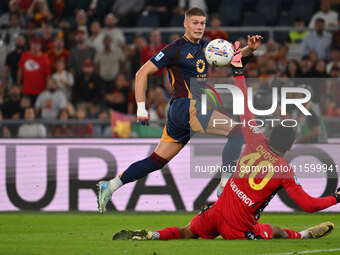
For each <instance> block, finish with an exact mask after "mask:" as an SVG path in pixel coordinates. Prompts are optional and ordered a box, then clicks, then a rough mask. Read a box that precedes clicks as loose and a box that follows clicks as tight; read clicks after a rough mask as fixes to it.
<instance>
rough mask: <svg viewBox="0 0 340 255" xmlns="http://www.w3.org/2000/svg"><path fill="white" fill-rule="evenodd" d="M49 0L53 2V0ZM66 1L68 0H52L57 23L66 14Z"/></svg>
mask: <svg viewBox="0 0 340 255" xmlns="http://www.w3.org/2000/svg"><path fill="white" fill-rule="evenodd" d="M49 2H51V0H50V1H49ZM66 2H67V0H52V4H51V7H52V12H53V16H54V19H55V20H56V23H59V21H60V20H61V19H62V18H63V16H64V14H65V9H66V7H67V6H66V4H67V3H66Z"/></svg>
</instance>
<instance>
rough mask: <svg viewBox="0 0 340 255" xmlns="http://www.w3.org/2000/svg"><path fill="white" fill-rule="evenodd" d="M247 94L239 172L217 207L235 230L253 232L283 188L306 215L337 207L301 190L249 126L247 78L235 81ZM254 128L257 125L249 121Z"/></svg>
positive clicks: (287, 168) (285, 165)
mask: <svg viewBox="0 0 340 255" xmlns="http://www.w3.org/2000/svg"><path fill="white" fill-rule="evenodd" d="M235 83H236V85H237V86H238V87H239V88H241V90H242V92H243V94H244V97H245V98H244V102H245V107H244V108H245V114H244V115H242V116H241V123H243V122H245V125H243V124H242V132H243V135H244V139H245V143H246V145H245V148H244V151H243V153H242V156H241V157H240V159H239V161H238V164H237V167H236V171H235V173H234V175H233V177H232V178H231V179H229V181H228V183H227V184H226V186H225V188H224V190H223V192H222V194H221V196H220V198H219V199H218V200H217V201H216V203H215V207H216V209H217V210H219V211H220V213H221V215H222V216H223V217H224V218H225V220H226V221H227V222H228V223H229V224H230V225H231V226H232V227H233V228H234V229H236V230H239V231H242V232H247V231H249V232H253V231H254V229H253V228H254V226H255V224H256V222H257V221H258V219H259V217H260V214H261V212H262V211H263V209H264V208H265V207H266V206H267V205H268V203H269V202H270V200H271V199H272V198H273V197H274V195H275V194H276V192H277V191H278V190H279V189H280V188H284V189H285V190H286V191H287V193H288V195H289V196H290V197H291V198H292V199H293V200H294V201H295V202H296V203H297V204H298V205H299V206H300V207H301V208H302V209H303V210H304V211H307V212H314V211H319V210H323V209H325V208H327V207H329V206H331V205H334V204H336V199H335V197H334V196H328V197H322V198H314V197H311V196H309V195H308V194H307V193H306V192H305V191H304V190H303V189H302V187H301V185H300V183H299V181H298V179H297V177H296V176H295V173H294V172H293V170H292V168H291V167H290V166H289V164H288V163H287V161H286V160H285V159H284V158H283V157H281V156H279V155H278V154H276V153H274V152H273V151H271V149H270V148H269V144H268V139H267V138H266V137H265V136H264V135H263V134H262V133H261V131H260V130H259V129H258V128H256V127H255V128H254V127H252V126H249V125H248V121H249V120H253V119H254V115H253V114H252V113H251V112H250V111H249V109H248V106H247V88H246V84H245V81H244V76H237V77H236V78H235ZM250 124H251V125H253V126H255V125H256V123H252V122H250Z"/></svg>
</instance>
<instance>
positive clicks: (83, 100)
mask: <svg viewBox="0 0 340 255" xmlns="http://www.w3.org/2000/svg"><path fill="white" fill-rule="evenodd" d="M101 84H102V81H101V79H100V77H99V75H98V74H96V73H94V67H93V62H92V60H91V59H86V60H85V61H84V62H83V72H82V73H80V75H78V76H76V80H75V85H74V88H73V92H74V93H73V99H74V100H75V102H77V103H78V104H79V103H80V104H83V105H84V106H85V107H86V110H89V109H90V107H91V105H92V104H98V103H99V99H100V96H101Z"/></svg>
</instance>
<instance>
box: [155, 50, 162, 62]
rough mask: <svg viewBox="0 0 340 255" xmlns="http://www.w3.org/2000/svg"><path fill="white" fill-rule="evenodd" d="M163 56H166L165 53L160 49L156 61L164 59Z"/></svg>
mask: <svg viewBox="0 0 340 255" xmlns="http://www.w3.org/2000/svg"><path fill="white" fill-rule="evenodd" d="M162 57H164V53H163V52H161V51H160V52H159V53H158V54H157V56H156V57H155V59H156V61H157V62H158V61H159V60H161V59H162Z"/></svg>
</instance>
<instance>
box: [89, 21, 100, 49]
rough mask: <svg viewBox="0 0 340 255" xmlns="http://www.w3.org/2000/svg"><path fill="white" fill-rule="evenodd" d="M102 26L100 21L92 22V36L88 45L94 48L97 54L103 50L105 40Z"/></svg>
mask: <svg viewBox="0 0 340 255" xmlns="http://www.w3.org/2000/svg"><path fill="white" fill-rule="evenodd" d="M100 29H101V25H100V22H99V21H96V20H95V21H92V23H91V26H90V32H91V36H90V37H89V39H88V40H87V45H88V46H90V47H92V48H94V49H95V50H96V52H97V53H98V52H99V51H102V50H103V39H104V36H103V34H102V33H101V32H100Z"/></svg>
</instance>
